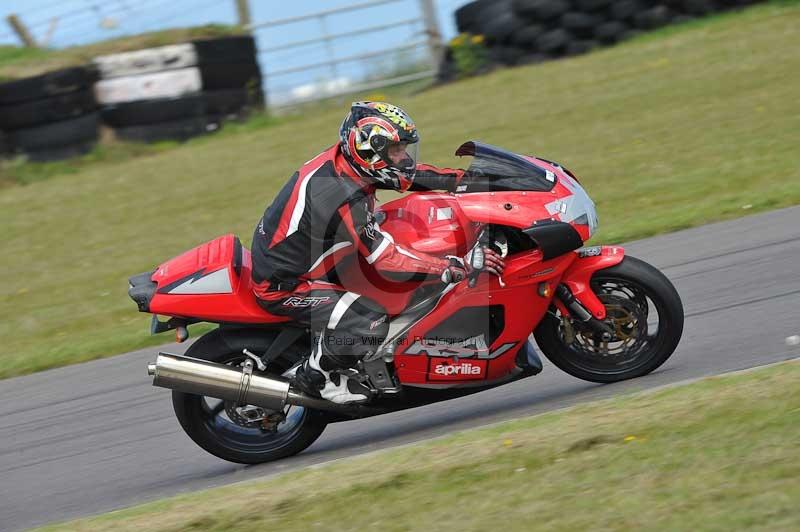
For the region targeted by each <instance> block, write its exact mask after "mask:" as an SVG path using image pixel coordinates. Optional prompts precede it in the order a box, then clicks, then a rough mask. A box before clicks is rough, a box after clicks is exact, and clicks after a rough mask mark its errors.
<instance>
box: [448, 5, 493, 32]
mask: <svg viewBox="0 0 800 532" xmlns="http://www.w3.org/2000/svg"><path fill="white" fill-rule="evenodd" d="M493 2H494V0H477V1H475V2H469V3H467V4H464V5H463V6H461V7H459V8H458V9H456V11H455V13H454V15H455V18H456V29H457V30H458V32H459V33H478V32H477V31H476V28H477V23H478V21H479V20H480V16H481V12H482V11H483V9H484V8H485V7H487V6H490V5H492V3H493Z"/></svg>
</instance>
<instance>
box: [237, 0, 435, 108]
mask: <svg viewBox="0 0 800 532" xmlns="http://www.w3.org/2000/svg"><path fill="white" fill-rule="evenodd" d="M389 4H396V6H395V7H396V8H397V11H401V10H407V11H408V12H410V13H414V14H413V16H406V17H394V16H393V17H388V19H389V20H390V22H386V23H380V24H371V25H369V24H368V25H364V24H362V23H361V21H360V20H359V21H357V22H352V23H348V24H347V26H348V27H347V28H346V29H345V30H344V31H331V30H330V27H331V24H330V21H331V19H332V18H334V17H336V16H338V15H343V14H351V15H352V18H353V19H359V18H360V17H359V16H358V15H359V13H364V12H365V11H366V10H374V9H375V8H378V7H381V6H388V5H389ZM364 19H369V17H364ZM308 21H316V23H317V25H318V32H319V36H318V37H314V38H310V39H302V40H294V41H291V40H290V41H289V42H282V43H279V44H274V45H271V46H269V45H267V46H259V52H258V53H259V55H260V56H261V57H260V59H261V61H260V63H261V67H262V76H263V86H264V88H265V91H266V94H267V102H268V105H269V107H270V108H271V109H276V108H281V107H291V106H294V105H298V104H301V103H307V102H312V101H317V100H321V99H326V98H331V97H335V96H340V95H342V94H347V93H353V92H360V91H365V90H372V89H378V88H381V87H387V86H391V85H397V84H400V83H406V82H410V81H415V80H419V79H425V78H430V77H432V76H433V75H435V73H436V69H437V67H438V64H439V62H440V59H441V54H442V50H443V46H442V40H441V33H440V31H439V25H438V21H437V20H436V12H435V10H434V6H433V0H373V1H372V2H362V3H355V4H350V5H347V6H342V7H338V8H333V9H328V10H324V11H318V12H316V13H311V14H307V15H302V16H296V17H288V18H283V19H278V20H270V21H265V22H257V23H253V24H250V25H248V26H247V29H248V30H249V31H251V32H252V33H253V34H254V36H256V38H257V39H258V42H259V43H261V42H264V41H267V40H268V39H267V38H266V37H267V36H268V32H269V31H270V30H275V29H276V28H279V27H287V26H290V25H293V24H298V23H303V22H308ZM381 35H391V36H393V37H394V39H390V41H392V40H393V41H396V42H391V43H390V44H388V45H386V46H382V47H380V48H378V49H374V50H373V49H371V48H372V45H373V44H375V43H381V42H382V41H384V39H382V38H380V37H379V36H381ZM358 40H360V41H361V42H368V43H369V46H367V48H369V49H368V50H367V51H359V52H358V53H352V51H353V50H352V46H348V45H347V43H350V44H352V43H353V41H358ZM320 44H321V45H323V48H324V54H322V55H323V57H322V58H320V57H317V58H314V59H311V60H310V59H308V58H307V57H306V56H307V55H310V54H302V53H296V54H292V57H291V58H290V61H289V63H290V64H289V65H288V66H284V67H282V68H280V67H279V68H271V65H272V64H273V63H274V62H273V61H272V58H273V57H274V56H275V54H277V53H279V52H287V51H290V52H291V51H293V50H298V49H302V48H304V47H308V46H309V45H317V46H318V47H319V45H320ZM341 52H344V53H346V54H347V55H340V53H341ZM404 53H407V54H410V55H409V57H411V58H412V59H411V60H410V62H409V64H408V65H406V66H405V68H404V69H402V70H403V71H402V72H398V71H397V70H395V71H392V70H391V69H388V70H384V71H383V72H379V73H377V74H376V73H375V72H373V73H372V75H366V76H365V75H362V76H360V79H350V78H342V72H343V71H347V69H346V66H347V65H352V64H358V63H361V64H362V65H363V64H364V62H367V61H369V62H371V63H369V64H374V65H380V64H382V62H386V61H387V58H390V57H391V56H395V57H396V56H397V55H398V54H404ZM420 53H421V54H422V56H421V57H420V55H419V54H420ZM298 63H299V64H298ZM298 74H305V77H304V78H303V77H298V76H297V75H298ZM309 74H311V76H312V77H311V78H309V76H308V75H309ZM291 78H294V81H292V80H291ZM309 79H311V80H312V81H309ZM300 89H303V90H300Z"/></svg>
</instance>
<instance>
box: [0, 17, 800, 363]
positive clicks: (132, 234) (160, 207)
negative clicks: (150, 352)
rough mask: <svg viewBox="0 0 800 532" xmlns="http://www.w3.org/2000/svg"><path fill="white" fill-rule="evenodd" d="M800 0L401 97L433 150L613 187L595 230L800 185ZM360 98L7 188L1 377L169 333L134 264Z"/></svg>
mask: <svg viewBox="0 0 800 532" xmlns="http://www.w3.org/2000/svg"><path fill="white" fill-rule="evenodd" d="M798 27H800V6H798V5H797V4H796V3H795V4H794V5H764V6H760V7H755V8H751V9H749V10H747V11H744V12H742V13H739V14H736V15H728V16H724V17H720V18H719V19H717V20H713V21H709V22H708V23H705V24H702V25H699V26H695V27H688V28H684V29H670V30H669V31H668V34H667V35H666V36H663V38H651V37H648V38H645V39H642V40H635V41H633V42H629V43H626V44H623V45H620V46H617V47H614V48H611V49H607V50H602V51H599V52H596V53H592V54H589V55H586V56H581V57H577V58H573V59H569V60H564V61H558V62H553V63H546V64H543V65H537V66H531V67H524V68H517V69H509V70H504V71H499V72H495V73H493V74H492V75H489V76H486V77H482V78H476V79H470V80H467V81H463V82H459V83H456V84H453V85H449V86H444V87H440V88H436V89H433V90H430V91H426V92H424V93H421V94H418V95H414V96H409V97H407V98H404V99H399V100H396V103H397V104H399V105H401V106H403V107H404V108H406V109H407V110H408V111H409V112H410V114H411V115H412V116H413V117H415V119H416V121H417V124H418V126H419V127H420V129H421V132H422V137H423V146H422V149H423V160H424V161H425V162H430V163H434V164H442V165H458V164H463V163H460V162H459V161H458V160H456V159H455V158H454V157H451V156H448V154H450V153H452V152H453V151H454V149H455V148H456V147H457V146H458V145H459V144H460V143H461V142H462V141H464V140H468V139H472V138H475V139H478V140H483V141H485V142H489V143H492V144H496V145H500V146H504V147H506V148H509V149H511V150H514V151H519V152H525V153H533V154H537V155H541V156H543V157H546V158H549V159H553V160H556V161H561V162H563V163H564V164H566V165H567V166H568V167H569V168H571V169H572V170H573V171H574V172H575V173H577V175H578V176H580V177H581V178H582V181H583V183H584V184H585V186H586V187H587V189H588V191H589V193H590V194H591V195H592V197H593V198H594V199H595V201H596V203H597V205H598V210H599V214H600V221H601V230H600V232H599V234H598V236H597V237H596V239H595V242H609V243H610V242H619V241H624V240H627V239H632V238H639V237H646V236H649V235H653V234H657V233H661V232H665V231H673V230H676V229H682V228H685V227H690V226H696V225H700V224H704V223H708V222H712V221H717V220H724V219H730V218H735V217H738V216H741V215H743V214H748V213H752V212H758V211H764V210H768V209H774V208H778V207H783V206H789V205H795V204H798V203H800V152H798V150H797V146H798V141H800V102H798V99H797V94H796V92H797V90H796V89H797V87H798V86H800V54H797V53H796V49H797V44H799V43H798V41H799V40H800V39H799V38H798V37H799V36H800V33H798ZM345 109H346V106H344V105H342V106H341V107H336V108H332V107H325V106H320V107H317V108H309V109H308V111H307V113H306V114H305V116H304V117H303V118H302V119H297V120H295V119H292V120H286V121H285V122H283V123H279V124H277V125H275V126H274V127H269V128H255V129H250V130H247V129H245V130H243V131H240V132H238V133H236V134H230V135H224V134H223V135H219V136H216V137H207V138H203V139H198V140H196V141H190V142H189V143H187V144H185V145H182V146H179V147H174V148H172V149H169V150H166V151H163V152H155V153H149V154H143V155H141V156H137V157H135V158H123V160H108V161H99V162H96V163H93V164H87V165H85V166H84V167H81V168H80V169H79V171H76V172H74V173H63V174H59V175H55V176H52V177H50V178H49V179H47V180H46V181H39V182H35V183H32V184H30V185H28V186H18V185H10V186H6V187H5V188H4V189H3V190H0V227H3V229H4V230H3V231H2V232H1V233H0V257H2V259H0V260H2V268H0V338H2V339H3V342H2V347H0V377H9V376H13V375H20V374H25V373H30V372H32V371H38V370H41V369H45V368H48V367H54V366H59V365H64V364H69V363H75V362H79V361H83V360H89V359H92V358H98V357H102V356H108V355H113V354H117V353H120V352H124V351H128V350H131V349H135V348H139V347H143V346H146V345H154V344H156V343H162V342H164V341H168V340H169V338H168V337H165V336H161V337H148V336H147V324H148V316H145V315H142V314H139V313H137V312H136V310H135V306H134V304H133V303H132V302H131V301H130V300H129V299H128V297H127V294H126V289H127V277H128V276H130V275H133V274H136V273H139V272H143V271H147V270H151V269H153V268H154V267H155V266H156V265H157V264H158V263H160V262H162V261H164V260H166V259H168V258H170V257H172V256H175V255H177V254H178V253H180V252H182V251H184V250H186V249H188V248H190V247H192V246H194V245H197V244H199V243H201V242H204V241H207V240H210V239H211V238H214V237H216V236H218V235H220V234H224V233H227V232H234V233H237V234H239V235H241V237H242V239H243V242H244V243H245V244H248V243H249V240H250V235H251V234H252V229H253V226H254V225H255V222H256V220H257V219H258V218H259V216H260V215H261V213H262V212H263V210H264V207H265V206H266V204H268V203H269V201H270V200H271V198H272V197H273V195H274V194H275V192H276V191H277V189H278V188H279V187H280V186H281V185H282V184H283V183H284V182H285V180H286V179H287V178H288V177H289V176H290V175H291V174H292V173H293V172H294V171H295V170H296V168H297V167H298V166H299V165H300V164H302V162H303V161H306V160H308V159H310V158H311V157H313V156H314V155H316V154H317V153H318V152H319V151H320V150H321V149H323V148H325V147H326V146H329V145H331V144H333V143H334V142H335V141H336V132H337V129H338V125H339V122H340V121H341V119H342V116H343V115H344V112H345Z"/></svg>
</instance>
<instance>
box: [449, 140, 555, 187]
mask: <svg viewBox="0 0 800 532" xmlns="http://www.w3.org/2000/svg"><path fill="white" fill-rule="evenodd" d="M456 155H459V156H463V155H471V156H473V157H474V159H473V160H472V164H470V166H469V168H468V169H467V171H466V174H465V175H464V178H463V179H462V180H461V182H460V184H459V187H458V190H457V191H456V192H465V193H466V192H488V191H504V190H505V191H508V190H531V191H536V192H548V191H550V190H552V189H553V187H554V186H555V185H556V176H555V174H554V173H553V172H551V171H549V170H545V169H544V168H541V167H539V166H537V165H536V164H534V163H533V162H531V161H530V160H528V159H526V158H524V157H522V156H520V155H517V154H515V153H511V152H510V151H506V150H504V149H502V148H498V147H496V146H491V145H489V144H483V143H481V142H475V141H470V142H465V143H464V144H462V145H461V147H459V148H458V150H457V151H456Z"/></svg>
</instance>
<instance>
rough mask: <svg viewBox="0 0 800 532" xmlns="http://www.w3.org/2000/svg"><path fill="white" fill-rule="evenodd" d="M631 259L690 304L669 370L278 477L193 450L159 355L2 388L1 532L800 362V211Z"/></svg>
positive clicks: (333, 439)
mask: <svg viewBox="0 0 800 532" xmlns="http://www.w3.org/2000/svg"><path fill="white" fill-rule="evenodd" d="M625 247H626V250H627V252H628V254H630V255H634V256H637V257H639V258H641V259H644V260H646V261H648V262H650V263H652V264H654V265H656V266H658V267H659V268H661V269H663V271H664V272H665V273H666V274H667V275H668V276H669V277H670V279H671V280H672V281H673V282H674V283H675V285H676V286H677V288H678V291H679V292H680V294H681V296H682V298H683V301H684V305H685V309H686V316H687V319H686V327H685V331H684V336H683V340H682V342H681V344H680V346H679V347H678V350H677V351H676V353H675V354H674V355H673V357H672V358H671V359H670V360H669V361H668V362H667V363H666V364H665V365H664V366H663V367H662V368H661V369H660V370H658V371H656V372H655V373H653V374H651V375H648V376H646V377H642V378H640V379H636V380H633V381H627V382H624V383H618V384H613V385H597V384H591V383H588V382H583V381H580V380H578V379H575V378H572V377H570V376H569V375H566V374H564V373H562V372H560V371H559V370H558V369H556V368H554V367H553V366H552V365H550V364H547V365H546V367H545V371H544V372H543V373H542V374H541V375H539V376H537V377H534V378H531V379H525V380H522V381H518V382H516V383H513V384H510V385H507V386H504V387H500V388H496V389H494V390H490V391H488V392H484V393H480V394H476V395H473V396H470V397H466V398H462V399H457V400H453V401H448V402H444V403H439V404H435V405H430V406H427V407H423V408H418V409H414V410H408V411H404V412H397V413H394V414H388V415H385V416H381V417H378V418H373V419H366V420H359V421H352V422H347V423H340V424H336V425H331V426H329V427H328V428H327V430H326V431H325V433H324V434H323V436H322V437H321V438H320V439H319V440H318V441H317V442H316V443H315V444H314V445H313V446H312V447H310V448H309V449H307V450H306V451H305V452H303V453H301V454H300V455H298V456H296V457H294V458H291V459H287V460H283V461H281V462H279V463H273V464H265V465H261V466H249V467H245V466H240V465H235V464H230V463H227V462H224V461H222V460H218V459H216V458H214V457H213V456H211V455H208V454H206V453H205V452H204V451H202V450H201V449H200V448H198V447H196V446H195V445H194V444H193V443H192V442H191V441H190V440H189V438H188V437H186V436H185V435H184V434H183V432H182V431H181V429H180V427H179V426H178V423H177V421H176V420H175V418H174V417H173V413H172V407H171V404H170V399H169V391H167V390H163V389H158V388H153V387H152V386H151V385H150V379H149V378H148V377H147V376H146V372H145V366H146V364H147V362H149V361H151V360H152V359H153V358H154V353H155V352H156V351H157V349H147V350H143V351H138V352H134V353H128V354H125V355H120V356H117V357H114V358H108V359H105V360H98V361H95V362H90V363H86V364H80V365H76V366H71V367H66V368H60V369H56V370H52V371H48V372H44V373H40V374H36V375H31V376H28V377H21V378H16V379H11V380H6V381H0V530H19V529H23V528H27V527H31V526H34V525H38V524H44V523H48V522H51V521H60V520H65V519H69V518H75V517H79V516H85V515H90V514H96V513H101V512H105V511H108V510H112V509H116V508H121V507H125V506H130V505H133V504H137V503H141V502H145V501H149V500H153V499H158V498H161V497H165V496H169V495H174V494H177V493H182V492H187V491H193V490H198V489H202V488H208V487H212V486H219V485H221V484H228V483H231V482H237V481H241V480H245V479H251V478H256V477H262V476H265V475H270V474H274V473H277V472H282V471H286V470H290V469H296V468H300V467H304V466H308V465H311V464H317V463H320V462H324V461H327V460H332V459H335V458H341V457H344V456H351V455H356V454H359V453H363V452H367V451H372V450H375V449H380V448H384V447H391V446H395V445H399V444H403V443H408V442H412V441H416V440H421V439H425V438H430V437H434V436H438V435H442V434H445V433H448V432H452V431H455V430H460V429H465V428H468V427H474V426H479V425H484V424H488V423H492V422H495V421H499V420H502V419H508V418H514V417H519V416H525V415H530V414H536V413H539V412H544V411H547V410H552V409H556V408H560V407H564V406H567V405H570V404H574V403H578V402H582V401H589V400H592V399H597V398H603V397H608V396H611V395H616V394H619V393H623V392H626V391H632V390H640V389H644V388H650V387H654V386H659V385H663V384H668V383H672V382H677V381H681V380H685V379H690V378H695V377H701V376H705V375H712V374H717V373H723V372H727V371H731V370H736V369H742V368H746V367H751V366H757V365H762V364H766V363H770V362H775V361H779V360H783V359H788V358H795V357H797V356H800V347H797V346H788V345H787V343H786V338H787V337H788V336H792V335H797V334H800V207H794V208H790V209H783V210H780V211H774V212H770V213H766V214H762V215H757V216H750V217H746V218H742V219H739V220H734V221H731V222H725V223H719V224H713V225H707V226H704V227H699V228H695V229H690V230H686V231H682V232H678V233H673V234H670V235H665V236H660V237H656V238H651V239H647V240H642V241H638V242H633V243H630V244H628V245H626V246H625ZM131 311H134V308H133V307H132V308H131ZM142 333H143V334H146V332H145V331H142ZM162 349H165V350H172V351H175V352H181V351H182V350H183V349H182V348H181V347H177V346H168V347H167V348H162ZM424 459H425V457H420V460H424Z"/></svg>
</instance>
